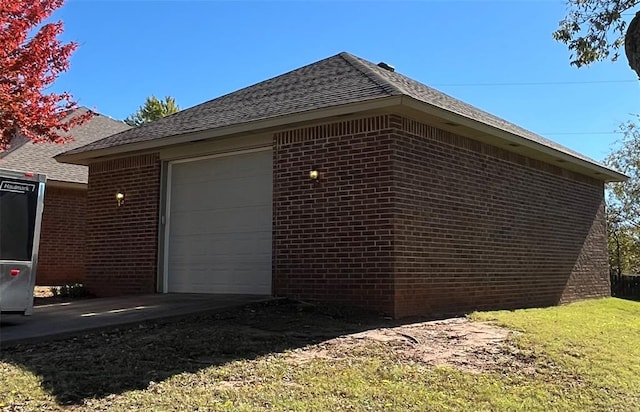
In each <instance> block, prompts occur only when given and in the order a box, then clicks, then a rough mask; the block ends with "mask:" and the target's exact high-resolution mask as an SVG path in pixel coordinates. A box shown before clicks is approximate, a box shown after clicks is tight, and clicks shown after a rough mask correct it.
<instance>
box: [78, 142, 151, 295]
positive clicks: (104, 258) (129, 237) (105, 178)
mask: <svg viewBox="0 0 640 412" xmlns="http://www.w3.org/2000/svg"><path fill="white" fill-rule="evenodd" d="M119 190H120V191H123V192H124V193H125V202H124V204H123V205H122V206H120V207H118V206H117V204H116V199H115V194H116V192H117V191H119ZM159 193H160V161H159V158H158V155H157V154H148V155H138V156H131V157H127V158H122V159H116V160H108V161H102V162H97V163H92V164H90V165H89V190H88V196H87V208H88V209H87V210H88V213H87V259H86V266H87V275H86V280H85V284H86V286H87V289H88V290H89V291H90V292H93V293H95V294H97V295H98V296H108V295H119V294H133V293H154V292H155V289H156V287H155V285H156V266H157V261H156V258H157V246H158V206H159Z"/></svg>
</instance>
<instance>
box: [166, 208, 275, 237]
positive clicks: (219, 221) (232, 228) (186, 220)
mask: <svg viewBox="0 0 640 412" xmlns="http://www.w3.org/2000/svg"><path fill="white" fill-rule="evenodd" d="M244 209H245V210H238V209H224V210H216V212H215V215H213V214H212V213H211V212H207V211H195V212H192V213H188V212H184V213H182V214H176V215H172V216H171V225H172V227H173V230H174V232H173V233H172V235H173V234H174V235H178V236H179V235H185V234H202V233H211V234H212V233H222V232H224V233H225V234H226V233H234V232H240V233H242V232H258V231H262V232H264V231H268V232H269V233H270V232H271V227H272V226H271V221H269V222H266V217H267V216H265V215H267V214H268V212H269V210H265V208H264V207H262V208H255V207H247V208H244ZM206 219H210V221H209V222H206V224H203V220H206Z"/></svg>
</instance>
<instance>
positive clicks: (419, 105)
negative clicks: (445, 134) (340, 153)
mask: <svg viewBox="0 0 640 412" xmlns="http://www.w3.org/2000/svg"><path fill="white" fill-rule="evenodd" d="M402 104H403V105H404V106H407V107H410V108H413V109H415V110H418V111H421V112H424V113H427V114H429V115H432V116H436V117H439V118H441V119H443V120H445V121H451V122H455V123H457V124H459V125H461V126H465V127H468V128H470V129H474V130H477V131H479V132H482V133H486V134H490V135H492V136H495V137H496V138H498V139H501V140H503V141H504V142H506V143H513V144H517V145H519V146H523V147H526V148H529V149H531V150H534V151H536V152H539V153H542V154H545V155H547V156H550V157H553V158H555V159H556V160H558V161H564V162H567V163H570V164H573V165H576V166H578V167H579V168H581V169H584V170H585V171H586V172H588V171H590V172H591V173H590V174H589V173H587V174H588V175H589V176H591V177H594V178H595V179H599V180H603V181H605V182H621V181H626V180H628V179H629V176H626V175H624V174H622V173H619V172H616V171H615V170H612V169H609V168H606V167H603V166H601V165H599V164H596V163H592V162H588V161H586V160H583V159H580V158H577V157H575V156H572V155H571V154H569V153H565V152H562V151H560V150H557V149H555V148H553V147H549V146H546V145H543V144H541V143H538V142H534V141H532V140H530V139H527V138H526V137H524V136H520V135H517V134H514V133H510V132H508V131H506V130H502V129H500V128H497V127H494V126H491V125H488V124H486V123H483V122H480V121H477V120H474V119H471V118H469V117H466V116H463V115H461V114H458V113H455V112H451V111H449V110H446V109H443V108H441V107H438V106H434V105H432V104H429V103H426V102H423V101H421V100H418V99H415V98H413V97H410V96H406V95H404V96H402Z"/></svg>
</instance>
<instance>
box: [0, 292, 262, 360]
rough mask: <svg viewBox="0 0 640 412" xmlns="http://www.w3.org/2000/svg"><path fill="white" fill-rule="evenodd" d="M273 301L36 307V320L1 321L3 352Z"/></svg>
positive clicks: (165, 299) (142, 300) (198, 297)
mask: <svg viewBox="0 0 640 412" xmlns="http://www.w3.org/2000/svg"><path fill="white" fill-rule="evenodd" d="M271 299H273V298H272V297H270V296H263V295H202V294H155V295H139V296H120V297H114V298H96V299H86V300H76V301H71V302H66V303H54V304H50V305H42V306H36V307H35V308H34V311H33V315H32V316H20V315H11V316H5V315H3V316H2V318H0V350H4V349H5V348H6V347H8V346H10V345H13V344H16V343H23V342H26V341H35V342H39V341H42V340H44V339H52V338H60V337H65V336H71V335H77V334H79V333H83V332H85V331H89V330H92V329H101V328H107V327H113V326H119V325H126V324H131V323H138V322H141V321H145V320H149V319H160V318H168V317H173V316H180V315H187V314H191V313H197V312H208V311H217V310H221V309H229V308H233V307H238V306H242V305H245V304H247V303H252V302H261V301H267V300H271Z"/></svg>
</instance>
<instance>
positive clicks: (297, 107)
mask: <svg viewBox="0 0 640 412" xmlns="http://www.w3.org/2000/svg"><path fill="white" fill-rule="evenodd" d="M398 95H406V96H409V97H412V98H414V99H416V100H419V101H421V102H424V103H427V104H430V105H433V106H436V107H439V108H441V109H444V110H447V111H449V112H452V113H456V114H458V115H460V116H464V117H466V118H469V119H472V120H475V121H478V122H482V123H485V124H487V125H490V126H493V127H495V128H498V129H501V130H504V131H506V132H509V133H512V134H515V135H517V136H519V137H521V138H523V139H527V140H530V141H533V142H535V143H538V144H541V145H544V146H547V147H550V148H553V149H555V150H558V151H560V152H563V153H566V154H569V155H571V156H574V157H576V158H578V159H581V160H584V161H587V162H590V163H593V164H598V163H597V162H596V161H594V160H592V159H590V158H588V157H586V156H584V155H581V154H579V153H577V152H575V151H573V150H570V149H568V148H566V147H564V146H562V145H559V144H557V143H555V142H553V141H551V140H548V139H545V138H544V137H542V136H539V135H537V134H535V133H532V132H530V131H528V130H525V129H523V128H521V127H519V126H516V125H515V124H512V123H510V122H507V121H506V120H503V119H501V118H499V117H497V116H494V115H492V114H490V113H487V112H485V111H482V110H480V109H478V108H476V107H473V106H471V105H469V104H467V103H464V102H462V101H460V100H458V99H455V98H453V97H451V96H448V95H446V94H444V93H442V92H440V91H438V90H436V89H433V88H431V87H429V86H426V85H424V84H422V83H420V82H418V81H415V80H413V79H410V78H408V77H406V76H404V75H402V74H400V73H397V72H392V71H389V70H386V69H384V68H382V67H379V66H378V65H376V64H374V63H371V62H369V61H367V60H364V59H361V58H359V57H356V56H353V55H351V54H349V53H346V52H343V53H340V54H337V55H335V56H332V57H329V58H327V59H324V60H320V61H318V62H316V63H313V64H310V65H308V66H304V67H301V68H299V69H296V70H293V71H291V72H288V73H285V74H283V75H280V76H277V77H274V78H272V79H270V80H266V81H263V82H261V83H257V84H255V85H253V86H249V87H247V88H244V89H241V90H238V91H236V92H233V93H230V94H227V95H224V96H221V97H218V98H217V99H213V100H210V101H208V102H205V103H202V104H199V105H197V106H194V107H191V108H189V109H185V110H182V111H180V112H178V113H175V114H173V115H170V116H167V117H165V118H162V119H160V120H157V121H155V122H152V123H148V124H145V125H142V126H140V127H136V128H133V129H130V130H126V131H123V132H120V133H118V134H115V135H113V136H109V137H107V138H105V139H102V140H99V141H96V142H93V143H90V144H88V145H86V146H83V147H80V148H76V149H73V150H70V151H68V152H67V154H74V153H82V152H87V151H92V150H99V149H106V148H110V147H114V146H120V145H126V144H129V143H139V142H145V141H151V140H155V139H162V138H165V137H170V136H177V135H181V134H185V133H191V132H197V131H203V130H209V129H216V128H219V127H224V126H231V125H237V124H242V123H246V122H250V121H255V120H262V119H268V118H274V117H278V116H283V115H290V114H295V113H302V112H305V111H309V110H315V109H322V108H327V107H332V106H338V105H342V104H347V103H356V102H364V101H367V100H373V99H380V98H384V97H390V96H398ZM598 165H599V164H598Z"/></svg>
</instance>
